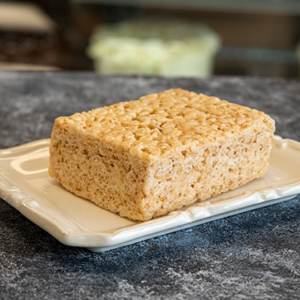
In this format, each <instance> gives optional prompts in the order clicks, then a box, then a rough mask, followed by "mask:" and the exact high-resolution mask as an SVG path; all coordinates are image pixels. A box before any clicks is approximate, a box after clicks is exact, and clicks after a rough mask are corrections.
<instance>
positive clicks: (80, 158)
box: [49, 89, 275, 221]
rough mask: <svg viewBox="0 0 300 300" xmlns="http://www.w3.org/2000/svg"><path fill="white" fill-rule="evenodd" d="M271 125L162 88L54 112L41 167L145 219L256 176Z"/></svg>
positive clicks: (235, 108)
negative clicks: (130, 97) (45, 158)
mask: <svg viewBox="0 0 300 300" xmlns="http://www.w3.org/2000/svg"><path fill="white" fill-rule="evenodd" d="M274 130H275V124H274V121H273V120H272V119H271V118H270V117H269V116H268V115H266V114H264V113H263V112H260V111H257V110H255V109H250V108H247V107H243V106H240V105H237V104H232V103H229V102H227V101H220V100H219V99H218V98H216V97H208V96H205V95H202V94H199V95H198V94H196V93H193V92H188V91H185V90H181V89H174V90H168V91H164V92H161V93H157V94H151V95H148V96H145V97H141V98H140V99H139V100H138V101H130V102H122V103H118V104H115V105H112V106H109V107H101V108H97V109H94V110H91V111H89V112H83V113H81V114H79V113H76V114H74V115H72V116H70V117H60V118H58V119H56V120H55V125H54V127H53V131H52V136H51V144H50V166H49V174H50V176H51V177H52V178H53V179H55V180H57V181H58V182H60V183H61V184H62V185H63V186H64V187H65V188H66V189H68V190H69V191H71V192H73V193H74V194H76V195H78V196H81V197H84V198H86V199H89V200H91V201H93V202H94V203H96V204H97V205H99V206H101V207H102V208H105V209H107V210H110V211H112V212H115V213H119V214H120V215H121V216H126V217H128V218H130V219H134V220H142V221H145V220H149V219H151V218H154V217H158V216H161V215H164V214H166V213H168V212H171V211H174V210H176V209H179V208H181V207H183V206H185V205H189V204H191V203H193V202H195V201H203V200H205V199H208V198H210V197H213V196H216V195H218V194H220V193H224V192H226V191H229V190H233V189H235V188H237V187H239V186H241V185H243V184H245V183H247V182H249V181H251V180H253V179H255V178H258V177H261V176H263V175H264V174H265V173H266V171H267V167H268V159H269V154H270V151H271V147H272V142H273V133H274Z"/></svg>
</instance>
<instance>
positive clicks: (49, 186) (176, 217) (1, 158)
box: [0, 137, 300, 252]
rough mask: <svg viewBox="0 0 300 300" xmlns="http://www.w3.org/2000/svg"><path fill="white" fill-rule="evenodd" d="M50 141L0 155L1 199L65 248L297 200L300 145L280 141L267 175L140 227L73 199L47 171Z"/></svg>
mask: <svg viewBox="0 0 300 300" xmlns="http://www.w3.org/2000/svg"><path fill="white" fill-rule="evenodd" d="M49 142H50V140H48V139H47V140H39V141H35V142H32V143H29V144H25V145H22V146H18V147H15V148H10V149H5V150H0V197H1V198H3V199H4V200H5V201H7V202H8V203H9V204H10V205H12V206H13V207H15V208H16V209H17V210H19V211H20V212H21V213H22V214H23V215H24V216H26V217H27V218H28V219H30V220H31V221H32V222H34V223H36V224H37V225H38V226H40V227H42V228H43V229H45V230H46V231H48V232H49V233H50V234H51V235H52V236H54V237H55V238H56V239H58V240H59V241H60V242H62V243H63V244H66V245H69V246H78V247H86V248H89V249H90V250H91V251H95V252H101V251H106V250H110V249H113V248H117V247H121V246H124V245H128V244H131V243H135V242H137V241H141V240H145V239H148V238H151V237H154V236H158V235H161V234H165V233H168V232H172V231H176V230H180V229H183V228H187V227H190V226H195V225H197V224H201V223H204V222H208V221H211V220H215V219H219V218H222V217H225V216H230V215H233V214H237V213H240V212H244V211H248V210H251V209H254V208H259V207H263V206H267V205H271V204H274V203H278V202H281V201H284V200H287V199H291V198H293V196H295V195H296V194H298V193H300V143H299V142H296V141H293V140H288V139H287V140H283V139H281V138H280V137H276V139H275V141H274V145H273V149H272V152H271V158H270V166H269V169H268V172H267V174H266V175H265V176H264V177H262V178H260V179H256V180H254V181H252V182H250V183H248V184H246V185H244V186H242V187H240V188H238V189H236V190H234V191H230V192H227V193H224V194H222V195H219V196H216V197H214V198H211V199H208V200H206V201H203V202H197V203H195V204H192V205H190V206H187V207H184V208H182V209H180V210H177V211H175V212H172V213H169V214H168V215H166V216H163V217H159V218H157V219H154V220H150V221H147V222H136V221H132V220H129V219H127V218H123V217H120V216H119V215H117V214H114V213H111V212H109V211H106V210H104V209H102V208H100V207H98V206H96V205H95V204H93V203H92V202H90V201H88V200H85V199H82V198H80V197H77V196H75V195H73V194H72V193H70V192H68V191H67V190H66V189H64V188H63V187H62V186H61V185H60V184H58V183H57V182H55V181H54V180H52V179H51V178H50V177H49V175H48V172H47V168H48V160H49V153H48V148H49Z"/></svg>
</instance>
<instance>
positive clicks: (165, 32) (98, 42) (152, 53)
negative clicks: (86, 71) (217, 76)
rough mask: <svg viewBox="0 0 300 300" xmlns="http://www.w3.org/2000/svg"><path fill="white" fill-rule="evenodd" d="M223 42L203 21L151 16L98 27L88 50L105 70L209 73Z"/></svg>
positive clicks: (119, 71) (129, 72)
mask: <svg viewBox="0 0 300 300" xmlns="http://www.w3.org/2000/svg"><path fill="white" fill-rule="evenodd" d="M220 44H221V43H220V38H219V37H218V35H217V34H216V33H215V32H213V31H212V30H211V29H209V28H208V27H207V26H205V25H203V24H199V23H196V24H194V23H189V22H187V21H183V20H177V19H156V18H151V19H145V20H133V21H126V22H122V23H118V24H115V25H105V26H101V27H99V28H98V29H96V30H95V32H94V34H93V35H92V37H91V41H90V45H89V47H88V50H87V53H88V55H89V56H90V57H91V58H92V59H93V60H94V65H95V69H96V71H98V72H100V73H105V74H136V75H161V76H182V77H208V76H210V75H211V74H212V69H213V60H214V55H215V53H216V52H217V50H218V49H219V47H220Z"/></svg>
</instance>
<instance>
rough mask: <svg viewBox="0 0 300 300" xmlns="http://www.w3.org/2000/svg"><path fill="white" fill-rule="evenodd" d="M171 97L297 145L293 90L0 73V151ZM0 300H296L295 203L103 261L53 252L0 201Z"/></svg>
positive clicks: (244, 82)
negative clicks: (244, 120) (241, 110)
mask: <svg viewBox="0 0 300 300" xmlns="http://www.w3.org/2000/svg"><path fill="white" fill-rule="evenodd" d="M175 87H181V88H184V89H188V90H193V91H195V92H201V93H204V94H208V95H214V96H218V97H219V98H221V99H226V100H229V101H231V102H235V103H238V104H243V105H247V106H249V107H251V108H257V109H259V110H263V111H264V112H266V113H268V114H270V115H271V116H272V117H273V118H274V119H275V121H276V127H277V131H276V133H277V134H278V135H281V136H282V137H284V138H292V139H296V140H298V141H299V140H300V118H299V117H300V82H298V81H285V80H282V79H259V78H255V79H247V78H230V77H229V78H227V77H216V78H212V79H172V78H158V77H148V78H146V77H122V76H100V75H96V74H92V73H40V72H32V73H31V72H23V73H22V72H2V73H1V72H0V149H2V148H8V147H13V146H16V145H21V144H24V143H27V142H30V141H34V140H37V139H42V138H49V137H50V133H51V129H52V125H53V121H54V119H55V118H56V117H58V116H61V115H70V114H72V113H74V112H77V111H78V112H81V111H87V110H90V109H92V108H96V107H99V106H103V105H109V104H112V103H116V102H119V101H126V100H131V99H137V98H139V97H140V96H142V95H145V94H148V93H152V92H157V91H162V90H165V89H168V88H175ZM0 299H273V300H275V299H280V300H283V299H300V197H299V195H298V196H297V197H296V198H294V199H292V200H289V201H286V202H283V203H280V204H276V205H273V206H269V207H265V208H261V209H257V210H254V211H250V212H247V213H242V214H239V215H235V216H232V217H227V218H224V219H222V220H217V221H213V222H210V223H206V224H202V225H199V226H195V227H193V228H190V229H186V230H181V231H178V232H175V233H171V234H167V235H164V236H161V237H157V238H153V239H150V240H146V241H144V242H140V243H136V244H133V245H130V246H126V247H123V248H119V249H115V250H111V251H109V252H104V253H91V252H89V251H88V250H86V249H82V248H75V247H74V248H73V247H67V246H64V245H62V244H61V243H60V242H58V241H57V240H55V239H54V238H53V237H52V236H50V235H49V234H48V233H47V232H45V231H44V230H42V229H40V228H39V227H38V226H36V225H35V224H33V223H32V222H30V221H29V220H27V219H26V218H25V217H24V216H22V215H21V214H20V213H19V212H18V211H17V210H15V209H14V208H12V207H11V206H9V205H8V204H7V203H6V202H5V201H3V200H2V199H0Z"/></svg>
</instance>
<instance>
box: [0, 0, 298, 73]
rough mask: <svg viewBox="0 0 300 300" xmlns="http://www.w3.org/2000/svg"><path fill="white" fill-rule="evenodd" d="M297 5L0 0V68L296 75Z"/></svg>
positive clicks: (233, 0)
mask: <svg viewBox="0 0 300 300" xmlns="http://www.w3.org/2000/svg"><path fill="white" fill-rule="evenodd" d="M299 45H300V1H299V0H251V1H248V0H69V1H63V0H35V1H29V2H28V1H26V2H25V1H18V2H14V1H0V70H68V71H91V70H94V71H96V72H99V73H104V74H137V75H162V76H184V77H195V76H196V77H209V76H212V75H243V76H263V77H284V78H299V73H300V72H299V66H300V63H299V62H300V46H299Z"/></svg>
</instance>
